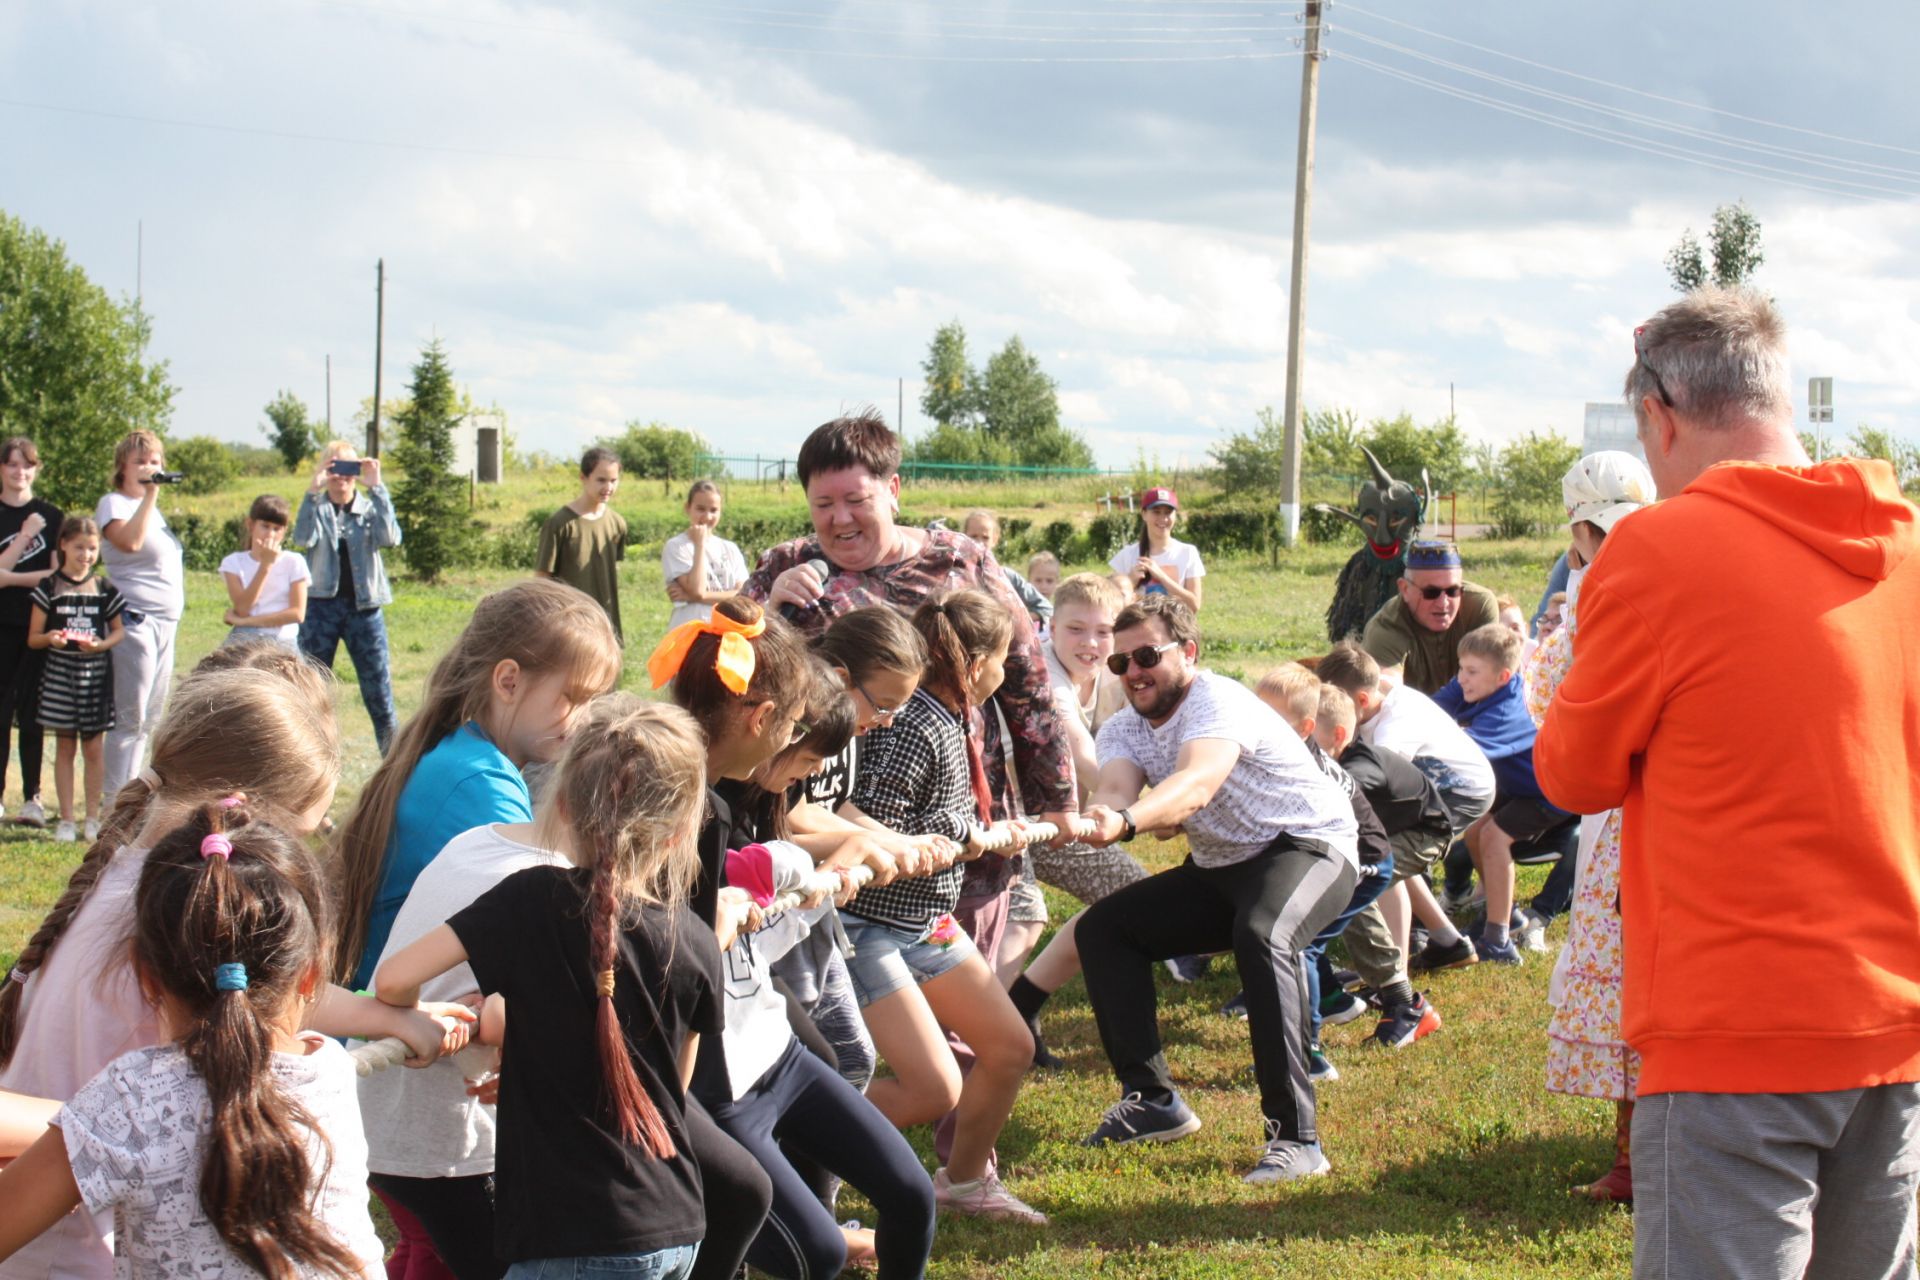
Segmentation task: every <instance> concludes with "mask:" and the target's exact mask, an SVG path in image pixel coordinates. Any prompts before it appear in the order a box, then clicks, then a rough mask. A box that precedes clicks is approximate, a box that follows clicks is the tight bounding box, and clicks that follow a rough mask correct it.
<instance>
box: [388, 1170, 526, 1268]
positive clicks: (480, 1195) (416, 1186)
mask: <svg viewBox="0 0 1920 1280" xmlns="http://www.w3.org/2000/svg"><path fill="white" fill-rule="evenodd" d="M367 1181H368V1183H370V1184H371V1185H372V1186H373V1187H374V1188H376V1189H377V1190H378V1191H379V1192H380V1193H381V1194H382V1195H385V1196H388V1197H390V1198H391V1199H393V1200H394V1201H395V1202H396V1203H398V1204H399V1205H400V1207H401V1208H403V1209H405V1210H406V1211H407V1212H408V1213H411V1214H412V1215H413V1216H414V1217H416V1218H418V1219H420V1225H421V1226H423V1227H425V1228H426V1229H427V1234H428V1235H429V1236H431V1237H432V1238H433V1251H434V1252H435V1253H437V1254H439V1255H440V1261H442V1262H444V1263H446V1264H447V1270H449V1271H451V1272H453V1274H454V1275H456V1276H459V1277H460V1280H499V1277H501V1276H503V1275H505V1274H506V1273H507V1268H506V1264H505V1263H503V1262H500V1261H499V1260H498V1259H497V1258H495V1257H494V1254H493V1175H492V1174H490V1173H476V1174H471V1175H469V1176H467V1177H465V1178H401V1177H396V1176H395V1175H393V1174H389V1173H376V1174H373V1175H371V1176H370V1177H368V1179H367Z"/></svg>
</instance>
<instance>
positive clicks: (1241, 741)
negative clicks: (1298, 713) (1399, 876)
mask: <svg viewBox="0 0 1920 1280" xmlns="http://www.w3.org/2000/svg"><path fill="white" fill-rule="evenodd" d="M1113 640H1114V652H1113V656H1112V657H1111V658H1109V659H1108V665H1109V666H1111V667H1112V669H1113V670H1114V671H1115V672H1116V673H1117V674H1119V675H1120V677H1121V679H1122V682H1123V684H1124V685H1125V688H1126V694H1127V707H1126V708H1125V709H1124V710H1121V711H1118V712H1116V713H1114V715H1113V716H1112V717H1111V718H1110V719H1109V720H1108V721H1107V723H1106V724H1105V725H1103V726H1102V727H1101V729H1100V734H1099V737H1098V738H1097V739H1096V742H1095V746H1096V750H1097V751H1098V754H1099V758H1100V781H1099V784H1098V785H1097V786H1096V788H1095V790H1094V795H1093V803H1092V804H1091V805H1089V806H1088V808H1087V809H1086V811H1085V812H1086V816H1087V817H1088V818H1090V819H1092V821H1093V822H1094V824H1095V831H1094V834H1093V835H1092V836H1090V837H1089V838H1088V843H1089V844H1093V845H1105V844H1112V843H1113V842H1114V841H1116V840H1131V839H1132V838H1133V837H1134V835H1135V833H1136V832H1138V831H1142V830H1149V831H1157V830H1162V829H1164V828H1168V827H1176V826H1178V827H1184V828H1185V830H1186V835H1187V843H1188V846H1189V850H1190V852H1189V854H1188V857H1187V860H1186V861H1185V862H1184V863H1182V864H1181V865H1179V866H1177V867H1175V868H1173V869H1172V870H1170V871H1163V872H1161V873H1160V874H1159V875H1156V876H1150V877H1148V878H1147V879H1145V880H1142V881H1139V882H1138V883H1136V884H1132V885H1128V886H1127V887H1126V888H1124V889H1120V890H1117V891H1115V892H1114V893H1111V894H1109V895H1108V896H1107V897H1105V898H1102V899H1101V900H1100V901H1099V902H1097V903H1095V904H1094V905H1093V906H1091V907H1089V908H1088V909H1087V912H1086V914H1085V915H1083V916H1082V917H1081V918H1080V926H1079V930H1078V934H1079V944H1080V958H1081V964H1082V967H1083V969H1084V972H1085V974H1086V980H1087V998H1088V1000H1089V1001H1090V1002H1091V1003H1092V1005H1093V1013H1094V1019H1095V1021H1096V1022H1098V1024H1099V1027H1100V1042H1101V1044H1102V1045H1103V1046H1104V1047H1105V1049H1106V1051H1107V1058H1108V1060H1109V1061H1110V1062H1112V1064H1113V1068H1114V1072H1115V1074H1117V1075H1118V1076H1119V1078H1120V1089H1121V1095H1122V1096H1121V1099H1120V1101H1119V1102H1118V1103H1116V1104H1115V1105H1114V1106H1112V1107H1110V1108H1108V1110H1107V1113H1106V1115H1105V1117H1103V1118H1102V1120H1101V1122H1100V1125H1099V1127H1098V1128H1097V1129H1095V1130H1094V1132H1093V1134H1092V1135H1091V1136H1090V1137H1089V1138H1088V1139H1087V1140H1086V1142H1087V1145H1088V1146H1100V1145H1104V1144H1106V1143H1125V1142H1168V1141H1171V1140H1173V1139H1175V1138H1181V1137H1185V1136H1186V1135H1187V1134H1190V1133H1193V1132H1195V1131H1196V1130H1198V1129H1199V1128H1200V1120H1199V1117H1197V1116H1195V1115H1194V1114H1193V1112H1192V1110H1191V1109H1189V1108H1188V1106H1187V1104H1186V1103H1185V1102H1184V1101H1182V1099H1181V1097H1180V1094H1179V1092H1178V1091H1177V1090H1176V1089H1175V1088H1174V1085H1173V1077H1172V1075H1171V1074H1170V1073H1169V1072H1168V1070H1167V1061H1166V1057H1165V1055H1164V1054H1163V1053H1162V1052H1161V1048H1160V1028H1159V1023H1158V1014H1157V1010H1156V1008H1155V1003H1154V990H1153V975H1154V969H1155V967H1156V966H1157V965H1158V964H1159V963H1160V962H1161V961H1163V960H1165V959H1168V958H1169V957H1172V956H1179V955H1204V954H1207V953H1210V952H1215V951H1226V950H1231V951H1232V952H1233V955H1234V960H1235V963H1236V964H1237V965H1238V966H1239V969H1240V981H1241V983H1242V985H1243V986H1244V987H1245V989H1246V996H1247V1024H1248V1030H1249V1032H1250V1035H1251V1038H1252V1041H1253V1069H1254V1075H1255V1077H1256V1079H1257V1080H1258V1082H1259V1087H1260V1109H1261V1111H1262V1113H1263V1114H1264V1115H1265V1117H1266V1145H1265V1148H1264V1150H1263V1151H1262V1152H1261V1154H1260V1157H1259V1159H1258V1160H1257V1162H1256V1163H1255V1164H1254V1167H1253V1169H1252V1171H1251V1172H1250V1173H1248V1174H1247V1175H1246V1179H1247V1181H1248V1182H1254V1183H1266V1182H1291V1181H1294V1180H1295V1179H1299V1178H1306V1177H1312V1176H1314V1175H1316V1174H1323V1173H1325V1172H1327V1170H1328V1168H1329V1167H1330V1166H1329V1165H1328V1162H1327V1157H1326V1156H1325V1155H1324V1154H1323V1153H1322V1152H1321V1150H1320V1142H1319V1133H1318V1130H1317V1129H1316V1128H1315V1124H1314V1093H1313V1082H1312V1080H1311V1079H1310V1078H1309V1076H1308V1070H1309V1063H1308V1058H1307V1041H1306V1034H1305V1029H1306V1025H1307V1017H1306V1001H1307V984H1306V975H1305V972H1304V971H1303V970H1302V968H1301V965H1300V953H1301V951H1302V950H1303V949H1304V948H1305V947H1306V945H1307V944H1308V943H1310V942H1311V941H1312V940H1313V938H1314V936H1315V935H1316V934H1318V933H1319V932H1320V930H1321V929H1323V928H1325V927H1326V926H1327V924H1328V923H1330V922H1331V921H1332V920H1333V918H1334V917H1335V916H1336V915H1338V914H1339V913H1340V910H1341V908H1342V907H1344V906H1345V905H1346V902H1347V899H1348V898H1349V897H1350V896H1351V895H1352V893H1353V886H1354V884H1355V883H1356V881H1357V880H1358V879H1359V851H1358V847H1357V841H1358V827H1357V824H1356V822H1355V819H1354V808H1353V804H1352V802H1351V800H1350V799H1349V797H1348V795H1347V793H1346V792H1345V791H1344V790H1342V789H1341V787H1340V785H1339V784H1338V783H1336V782H1335V781H1334V780H1333V778H1332V777H1330V776H1329V775H1328V774H1327V773H1326V772H1324V771H1322V769H1321V768H1320V766H1319V765H1318V764H1316V763H1315V761H1314V759H1313V757H1312V756H1311V755H1310V754H1309V753H1308V750H1307V746H1306V743H1305V742H1303V741H1302V740H1301V738H1300V735H1299V734H1297V733H1295V732H1294V731H1293V730H1292V729H1291V728H1289V727H1288V726H1287V723H1286V722H1285V721H1284V720H1282V719H1281V718H1280V717H1279V716H1278V715H1277V714H1275V713H1274V711H1273V709H1272V708H1270V707H1268V706H1267V705H1266V704H1265V703H1263V702H1261V701H1260V699H1259V698H1257V697H1255V696H1254V694H1253V692H1252V691H1251V690H1249V689H1248V688H1246V687H1245V686H1244V685H1242V684H1240V683H1239V682H1238V681H1235V680H1231V679H1228V678H1227V677H1225V676H1219V675H1215V674H1214V673H1212V672H1210V671H1202V670H1200V669H1199V667H1198V666H1197V665H1196V663H1197V660H1198V658H1199V654H1200V633H1199V630H1198V628H1197V627H1195V625H1194V621H1193V614H1192V613H1191V612H1189V611H1188V610H1187V607H1186V606H1185V605H1183V604H1181V603H1179V602H1178V601H1177V600H1175V599H1174V598H1173V597H1172V596H1167V595H1149V596H1143V597H1141V598H1140V599H1138V600H1136V601H1135V602H1133V603H1132V604H1130V605H1128V606H1127V607H1126V608H1125V609H1124V610H1122V611H1121V613H1120V616H1119V617H1118V618H1117V619H1116V620H1115V621H1114V636H1113ZM1149 786H1151V787H1152V790H1151V791H1150V792H1147V793H1146V794H1145V795H1142V794H1141V793H1142V791H1143V790H1144V789H1145V788H1147V787H1149Z"/></svg>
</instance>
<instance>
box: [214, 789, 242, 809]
mask: <svg viewBox="0 0 1920 1280" xmlns="http://www.w3.org/2000/svg"><path fill="white" fill-rule="evenodd" d="M246 802H247V797H246V796H245V795H244V794H243V793H241V792H238V791H236V792H234V793H233V794H232V795H230V796H228V797H226V798H225V799H224V800H222V801H221V802H220V807H221V808H222V809H238V808H239V807H240V806H241V805H243V804H245V803H246Z"/></svg>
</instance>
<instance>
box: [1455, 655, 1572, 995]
mask: <svg viewBox="0 0 1920 1280" xmlns="http://www.w3.org/2000/svg"><path fill="white" fill-rule="evenodd" d="M1520 644H1521V639H1520V635H1519V633H1518V632H1516V631H1514V630H1512V629H1511V628H1509V627H1506V626H1503V625H1501V624H1500V623H1497V622H1492V623H1488V624H1487V625H1486V626H1484V627H1479V628H1476V629H1475V630H1473V631H1469V632H1468V633H1467V634H1466V635H1464V636H1462V637H1461V638H1460V674H1459V675H1457V676H1455V677H1454V678H1453V679H1452V680H1449V681H1448V682H1447V683H1446V684H1445V685H1444V686H1442V687H1441V688H1440V690H1439V691H1438V692H1436V693H1435V694H1434V695H1433V701H1434V705H1435V706H1437V707H1439V708H1440V709H1441V710H1442V711H1444V712H1446V713H1447V714H1448V715H1450V716H1452V717H1453V718H1454V720H1455V721H1457V722H1458V723H1459V725H1460V727H1461V728H1462V729H1465V730H1466V731H1467V736H1468V737H1470V738H1472V739H1473V741H1474V743H1475V744H1476V745H1477V746H1479V748H1480V750H1481V751H1483V752H1484V753H1486V757H1487V760H1488V762H1489V763H1490V764H1492V765H1493V778H1494V784H1495V792H1494V801H1493V809H1492V810H1491V811H1490V812H1488V813H1487V815H1486V816H1485V817H1482V818H1479V819H1477V820H1476V821H1475V822H1474V823H1473V825H1472V826H1470V827H1468V828H1467V830H1466V833H1465V836H1464V838H1465V840H1466V842H1467V852H1468V853H1470V854H1472V855H1473V865H1474V866H1476V867H1478V868H1479V869H1480V883H1481V885H1482V886H1484V887H1485V889H1486V891H1487V926H1486V932H1485V933H1484V934H1483V935H1482V936H1481V938H1480V940H1479V941H1478V942H1477V943H1476V944H1475V945H1476V946H1477V947H1478V949H1479V952H1480V958H1481V959H1482V960H1492V961H1494V962H1495V963H1496V964H1519V963H1520V962H1521V961H1520V949H1519V948H1518V947H1516V946H1514V944H1513V941H1512V939H1511V938H1510V937H1509V936H1508V930H1509V928H1510V921H1511V919H1512V916H1513V881H1514V876H1513V846H1514V844H1515V843H1516V842H1517V841H1521V840H1531V839H1535V838H1537V837H1539V836H1543V835H1546V834H1547V833H1549V832H1552V831H1555V830H1558V829H1559V828H1561V827H1563V826H1566V825H1567V824H1568V823H1571V822H1575V821H1577V820H1578V819H1577V818H1576V817H1575V815H1573V814H1571V813H1568V812H1567V811H1566V810H1564V809H1560V808H1556V807H1555V806H1554V805H1552V804H1550V803H1548V801H1547V798H1546V796H1545V795H1544V794H1543V793H1542V792H1541V790H1540V784H1539V783H1538V782H1536V781H1534V777H1533V737H1534V732H1535V729H1534V723H1533V717H1532V716H1530V715H1528V714H1527V696H1526V692H1525V689H1524V688H1523V687H1522V685H1521V681H1520V676H1519V673H1518V671H1517V670H1516V668H1517V667H1518V666H1519V664H1520Z"/></svg>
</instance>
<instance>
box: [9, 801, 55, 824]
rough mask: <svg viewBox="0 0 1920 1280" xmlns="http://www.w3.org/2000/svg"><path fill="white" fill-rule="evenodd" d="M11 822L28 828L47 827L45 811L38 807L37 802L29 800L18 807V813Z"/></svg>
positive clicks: (38, 803)
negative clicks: (24, 824)
mask: <svg viewBox="0 0 1920 1280" xmlns="http://www.w3.org/2000/svg"><path fill="white" fill-rule="evenodd" d="M13 820H14V821H15V822H24V823H26V824H27V825H28V826H30V827H44V826H46V825H47V811H46V810H45V809H43V808H41V807H40V802H39V801H38V800H29V801H27V802H26V803H25V804H23V805H21V806H20V812H19V813H16V814H15V815H13Z"/></svg>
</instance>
